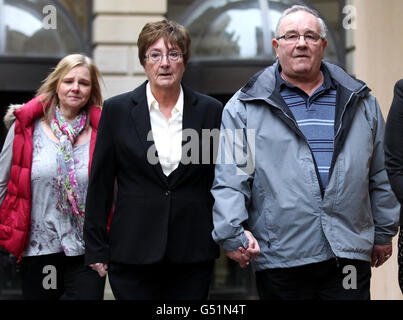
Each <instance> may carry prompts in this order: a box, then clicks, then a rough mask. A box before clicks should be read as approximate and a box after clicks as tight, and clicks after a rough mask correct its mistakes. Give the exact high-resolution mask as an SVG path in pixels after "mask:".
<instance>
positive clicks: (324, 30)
mask: <svg viewBox="0 0 403 320" xmlns="http://www.w3.org/2000/svg"><path fill="white" fill-rule="evenodd" d="M297 11H305V12H308V13H310V14H312V15H314V16H315V17H316V18H317V19H318V22H319V27H320V36H321V37H322V38H326V33H327V27H326V23H325V21H323V19H322V18H321V17H320V16H319V13H318V12H317V11H316V10H314V9H311V8H309V7H307V6H302V5H294V6H292V7H291V8H288V9H286V10H284V11H283V13H282V14H281V17H280V19H279V20H278V22H277V27H276V35H275V36H276V37H280V36H282V35H281V34H280V25H281V22H282V21H283V19H284V18H285V17H286V16H288V15H289V14H291V13H294V12H297Z"/></svg>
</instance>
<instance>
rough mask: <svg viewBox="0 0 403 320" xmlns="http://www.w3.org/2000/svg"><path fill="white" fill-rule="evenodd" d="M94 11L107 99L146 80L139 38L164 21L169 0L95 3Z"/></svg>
mask: <svg viewBox="0 0 403 320" xmlns="http://www.w3.org/2000/svg"><path fill="white" fill-rule="evenodd" d="M93 8H94V20H93V45H94V52H93V53H94V60H95V63H96V65H97V66H98V68H99V69H100V71H101V73H102V75H103V80H104V85H103V87H102V90H103V91H102V93H103V97H104V99H106V98H109V97H111V96H113V95H116V94H119V93H123V92H127V91H130V90H133V89H134V88H135V87H137V86H138V85H139V84H141V83H142V82H143V81H144V80H145V79H146V77H145V74H144V70H143V67H142V66H141V64H140V62H139V60H138V57H137V52H138V51H137V43H136V42H137V38H138V35H139V33H140V31H141V29H142V28H143V26H144V25H145V24H146V23H147V22H150V21H158V20H161V19H163V18H164V17H163V15H164V14H165V13H166V11H167V0H152V1H143V0H114V1H110V0H94V1H93Z"/></svg>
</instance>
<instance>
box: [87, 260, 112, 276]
mask: <svg viewBox="0 0 403 320" xmlns="http://www.w3.org/2000/svg"><path fill="white" fill-rule="evenodd" d="M90 267H91V268H92V270H94V271H96V272H98V274H99V276H100V277H105V276H106V273H107V270H108V265H107V264H105V263H92V264H90Z"/></svg>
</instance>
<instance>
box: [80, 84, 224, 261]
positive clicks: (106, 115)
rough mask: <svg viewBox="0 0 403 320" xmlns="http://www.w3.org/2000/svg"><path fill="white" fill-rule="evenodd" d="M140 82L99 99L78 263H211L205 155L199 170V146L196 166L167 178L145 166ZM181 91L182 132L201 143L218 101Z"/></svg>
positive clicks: (156, 167) (217, 113)
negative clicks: (100, 106) (82, 252)
mask: <svg viewBox="0 0 403 320" xmlns="http://www.w3.org/2000/svg"><path fill="white" fill-rule="evenodd" d="M146 83H147V82H145V83H143V84H142V85H141V86H140V87H138V88H136V89H135V90H134V91H131V92H127V93H124V94H121V95H118V96H115V97H112V98H110V99H108V100H106V101H105V103H104V106H103V109H102V115H101V120H100V123H99V128H98V136H97V141H96V145H95V150H94V154H93V160H92V167H91V174H90V180H89V184H88V192H87V200H86V214H85V223H84V241H85V246H86V249H85V258H86V264H90V263H95V262H102V263H108V262H109V261H114V262H118V263H126V264H151V263H156V262H158V261H161V260H162V259H166V260H167V261H170V262H172V263H190V262H201V261H206V260H211V259H215V258H217V257H218V256H219V248H218V246H217V245H216V244H215V242H214V241H213V239H212V236H211V231H212V229H213V222H212V206H213V202H214V199H213V197H212V195H211V193H210V189H211V186H212V182H213V179H214V163H213V156H212V155H213V150H211V156H210V160H209V163H208V164H203V163H202V161H201V158H202V152H201V150H202V143H201V142H200V148H199V151H200V152H199V158H200V161H199V162H198V163H191V164H183V163H182V161H181V163H180V164H179V166H178V168H177V169H176V170H175V171H173V172H172V173H171V174H170V175H169V176H168V177H166V176H165V175H164V173H163V171H162V168H161V165H160V164H159V162H157V163H156V164H151V163H150V162H149V161H148V160H147V159H148V158H147V153H148V152H149V150H152V149H150V148H152V147H153V143H154V142H153V141H148V140H147V135H148V134H149V132H151V123H150V114H149V109H148V105H147V97H146ZM182 88H183V91H184V107H183V124H182V126H183V130H184V129H194V130H195V131H197V133H198V136H199V137H200V139H201V137H202V129H214V128H216V129H219V127H220V123H221V113H222V108H223V107H222V104H221V102H219V101H217V100H215V99H213V98H211V97H209V96H206V95H202V94H200V93H197V92H195V91H193V90H192V89H190V88H188V87H186V86H184V85H182ZM186 143H187V141H185V142H183V143H182V145H186ZM188 146H189V145H188ZM154 150H155V149H154ZM193 150H196V149H193ZM204 151H205V150H204ZM190 152H192V151H190ZM194 152H195V151H194ZM182 153H183V154H182V158H183V156H184V152H182ZM204 163H205V162H204ZM115 181H116V182H117V190H116V191H117V192H116V199H114V185H115ZM113 203H114V212H113V215H112V219H111V221H110V232H109V233H108V232H107V224H108V217H109V213H110V210H111V207H112V204H113Z"/></svg>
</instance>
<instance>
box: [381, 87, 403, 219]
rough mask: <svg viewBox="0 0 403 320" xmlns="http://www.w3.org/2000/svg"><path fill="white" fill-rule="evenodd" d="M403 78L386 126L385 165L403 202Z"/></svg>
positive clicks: (397, 89) (397, 88) (390, 179)
mask: <svg viewBox="0 0 403 320" xmlns="http://www.w3.org/2000/svg"><path fill="white" fill-rule="evenodd" d="M402 139H403V79H401V80H399V81H398V82H397V83H396V85H395V88H394V96H393V101H392V105H391V107H390V110H389V114H388V119H387V122H386V127H385V165H386V171H387V173H388V176H389V181H390V184H391V186H392V189H393V191H394V193H395V194H396V196H397V198H398V200H399V202H400V203H401V204H402V203H403V143H402ZM401 222H403V221H401Z"/></svg>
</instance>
